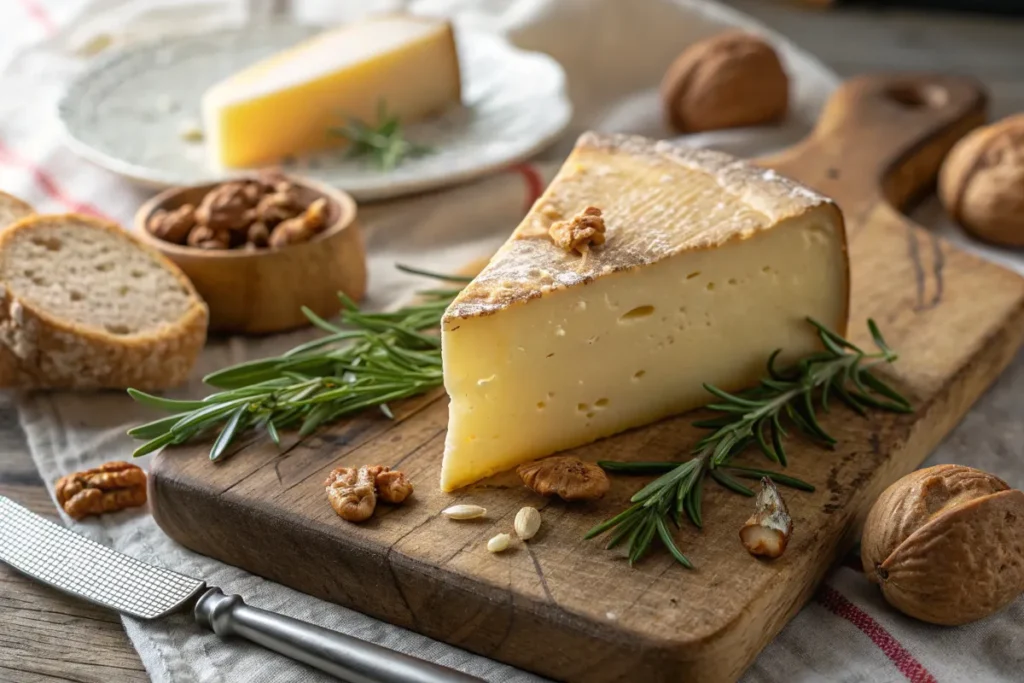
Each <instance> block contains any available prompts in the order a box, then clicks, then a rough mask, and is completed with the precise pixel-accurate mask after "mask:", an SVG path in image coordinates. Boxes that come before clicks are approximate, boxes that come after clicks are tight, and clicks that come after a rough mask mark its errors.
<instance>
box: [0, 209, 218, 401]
mask: <svg viewBox="0 0 1024 683" xmlns="http://www.w3.org/2000/svg"><path fill="white" fill-rule="evenodd" d="M208 318H209V313H208V311H207V308H206V304H205V303H203V301H202V299H200V298H199V295H198V294H197V293H196V290H195V288H193V286H192V283H191V282H189V280H188V278H186V277H185V275H184V274H183V273H182V272H181V271H180V270H179V269H178V267H177V266H175V265H174V264H173V263H171V262H170V261H168V260H167V259H166V258H164V257H163V256H162V255H161V254H159V253H158V252H156V251H154V250H153V249H150V248H149V247H146V246H143V245H142V244H139V243H138V242H136V241H135V239H134V238H132V237H131V236H129V235H128V234H127V233H125V232H124V231H123V230H122V229H121V228H120V227H119V226H117V225H114V224H112V223H107V222H104V221H100V220H97V219H95V218H89V217H87V216H78V215H74V214H68V215H61V216H46V215H36V216H29V217H28V218H24V219H22V220H20V221H18V222H17V223H15V224H14V225H12V226H10V227H8V228H7V229H6V230H3V231H0V386H5V387H21V388H74V389H84V388H126V387H135V388H137V389H143V390H156V389H165V388H167V387H171V386H174V385H177V384H181V383H182V382H184V381H185V379H186V378H187V377H188V374H189V371H190V370H191V369H192V366H193V365H194V363H195V360H196V357H197V356H198V355H199V351H200V350H201V349H202V347H203V344H204V343H205V341H206V325H207V321H208Z"/></svg>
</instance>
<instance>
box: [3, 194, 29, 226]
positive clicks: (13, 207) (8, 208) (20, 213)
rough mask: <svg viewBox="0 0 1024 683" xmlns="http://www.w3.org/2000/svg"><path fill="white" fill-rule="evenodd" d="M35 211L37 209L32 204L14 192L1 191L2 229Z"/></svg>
mask: <svg viewBox="0 0 1024 683" xmlns="http://www.w3.org/2000/svg"><path fill="white" fill-rule="evenodd" d="M34 213H35V210H34V209H33V208H32V207H31V206H29V205H28V204H26V203H25V202H23V201H21V200H20V199H18V198H17V197H15V196H14V195H13V194H7V193H6V192H0V230H2V229H3V228H6V227H7V226H8V225H10V224H12V223H14V222H15V221H20V220H21V219H22V218H25V217H26V216H31V215H32V214H34Z"/></svg>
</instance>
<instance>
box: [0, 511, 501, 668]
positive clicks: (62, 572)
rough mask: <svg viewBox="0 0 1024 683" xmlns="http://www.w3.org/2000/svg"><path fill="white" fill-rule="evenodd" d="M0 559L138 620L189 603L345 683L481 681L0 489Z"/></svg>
mask: <svg viewBox="0 0 1024 683" xmlns="http://www.w3.org/2000/svg"><path fill="white" fill-rule="evenodd" d="M0 561H3V562H6V563H7V564H9V565H11V566H12V567H14V568H15V569H17V570H18V571H20V572H22V573H24V574H27V575H28V576H30V577H32V578H33V579H36V580H37V581H41V582H43V583H45V584H48V585H50V586H53V587H54V588H56V589H58V590H61V591H64V592H65V593H68V594H70V595H74V596H75V597H79V598H82V599H83V600H88V601H89V602H92V603H95V604H97V605H100V606H102V607H107V608H110V609H114V610H117V611H118V612H121V613H122V614H127V615H130V616H133V617H137V618H139V619H147V620H149V619H159V618H160V617H163V616H167V615H168V614H171V613H172V612H175V611H177V610H179V609H185V608H187V607H189V606H190V605H191V606H193V613H194V615H195V619H196V621H197V622H198V623H199V624H200V625H201V626H204V627H206V628H207V629H209V630H211V631H213V632H214V633H216V634H217V635H218V636H221V637H227V636H241V637H242V638H245V639H247V640H251V641H252V642H254V643H257V644H259V645H262V646H263V647H265V648H267V649H269V650H273V651H274V652H277V653H280V654H282V655H285V656H286V657H291V658H292V659H295V660H298V661H300V662H303V663H305V664H309V665H310V666H314V667H316V668H317V669H320V670H321V671H325V672H327V673H329V674H331V675H333V676H337V677H339V678H342V679H344V680H346V681H350V683H470V682H471V681H472V682H474V683H480V681H482V679H480V678H477V677H475V676H470V675H468V674H464V673H461V672H459V671H456V670H455V669H449V668H448V667H445V666H441V665H439V664H432V663H430V662H426V661H423V660H422V659H417V658H415V657H410V656H408V655H405V654H402V653H400V652H395V651H394V650H389V649H387V648H385V647H381V646H380V645H374V644H373V643H368V642H366V641H363V640H359V639H358V638H353V637H352V636H347V635H344V634H342V633H337V632H335V631H330V630H328V629H325V628H320V627H319V626H314V625H313V624H308V623H306V622H304V621H299V620H297V619H292V618H290V617H286V616H283V615H280V614H275V613H274V612H268V611H266V610H261V609H257V608H255V607H250V606H249V605H246V604H245V602H243V600H242V598H241V597H239V596H237V595H224V593H222V592H221V590H220V589H219V588H214V587H211V586H207V585H206V582H205V581H202V580H200V579H194V578H192V577H189V576H184V575H183V574H178V573H176V572H172V571H168V570H167V569H162V568H161V567H154V566H153V565H151V564H146V563H145V562H140V561H139V560H136V559H135V558H133V557H129V556H128V555H124V554H122V553H119V552H116V551H114V550H111V549H110V548H107V547H105V546H102V545H100V544H99V543H95V542H93V541H90V540H89V539H87V538H85V537H84V536H81V535H79V534H76V533H75V532H73V531H70V530H69V529H65V528H64V527H62V526H61V525H59V524H54V523H53V522H51V521H49V520H47V519H44V518H42V517H40V516H39V515H37V514H35V513H32V512H29V511H28V510H26V509H25V508H23V507H21V506H20V505H18V504H16V503H14V502H13V501H12V500H10V499H9V498H6V497H4V496H0Z"/></svg>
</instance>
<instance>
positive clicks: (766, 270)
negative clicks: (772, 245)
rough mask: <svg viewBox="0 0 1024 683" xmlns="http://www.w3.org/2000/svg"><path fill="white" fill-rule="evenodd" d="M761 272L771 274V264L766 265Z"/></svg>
mask: <svg viewBox="0 0 1024 683" xmlns="http://www.w3.org/2000/svg"><path fill="white" fill-rule="evenodd" d="M761 272H762V273H764V274H765V275H771V272H772V267H771V266H765V267H764V268H762V269H761Z"/></svg>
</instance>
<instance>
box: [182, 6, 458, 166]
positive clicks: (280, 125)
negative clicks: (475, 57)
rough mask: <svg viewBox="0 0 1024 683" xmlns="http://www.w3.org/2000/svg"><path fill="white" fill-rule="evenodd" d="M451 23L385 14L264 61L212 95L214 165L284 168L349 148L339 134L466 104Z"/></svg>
mask: <svg viewBox="0 0 1024 683" xmlns="http://www.w3.org/2000/svg"><path fill="white" fill-rule="evenodd" d="M460 97H461V85H460V76H459V60H458V56H457V54H456V51H455V38H454V35H453V33H452V27H451V24H449V23H448V22H445V21H440V20H435V19H427V18H420V17H413V16H408V15H384V16H380V17H376V18H370V19H366V20H364V21H359V22H355V23H352V24H348V25H346V26H342V27H341V28H338V29H336V30H333V31H328V32H326V33H323V34H321V35H319V36H316V37H314V38H312V39H310V40H308V41H306V42H304V43H301V44H300V45H297V46H296V47H293V48H291V49H290V50H287V51H285V52H282V53H280V54H278V55H275V56H273V57H271V58H269V59H267V60H264V61H262V62H259V63H258V64H255V65H253V66H251V67H249V68H247V69H245V70H244V71H241V72H239V73H237V74H235V75H233V76H231V77H229V78H228V79H227V80H224V81H222V82H220V83H218V84H216V85H214V86H213V87H211V88H210V89H209V90H207V91H206V93H205V94H204V95H203V104H202V108H203V127H204V129H205V135H206V139H207V148H208V152H209V155H210V160H211V162H212V163H213V164H214V165H216V166H220V167H244V166H256V165H260V164H275V163H279V162H280V161H281V160H282V159H283V158H284V157H287V156H290V155H297V154H302V153H304V152H310V151H313V150H318V149H322V148H325V147H330V146H332V145H339V144H343V141H341V140H339V138H338V137H337V136H332V135H331V133H330V130H331V128H333V127H336V126H338V125H341V124H343V123H345V122H346V121H347V120H348V119H359V120H362V121H365V122H367V123H370V124H372V123H375V122H376V121H377V114H378V108H379V107H380V106H381V103H383V104H384V105H385V106H386V108H387V112H388V114H389V115H394V116H397V117H398V118H399V120H400V121H401V122H402V123H410V122H413V121H416V120H417V119H422V118H424V117H426V116H428V115H430V114H434V113H437V112H440V111H442V110H444V109H445V108H446V107H448V106H449V105H452V104H456V103H458V102H459V100H460Z"/></svg>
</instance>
